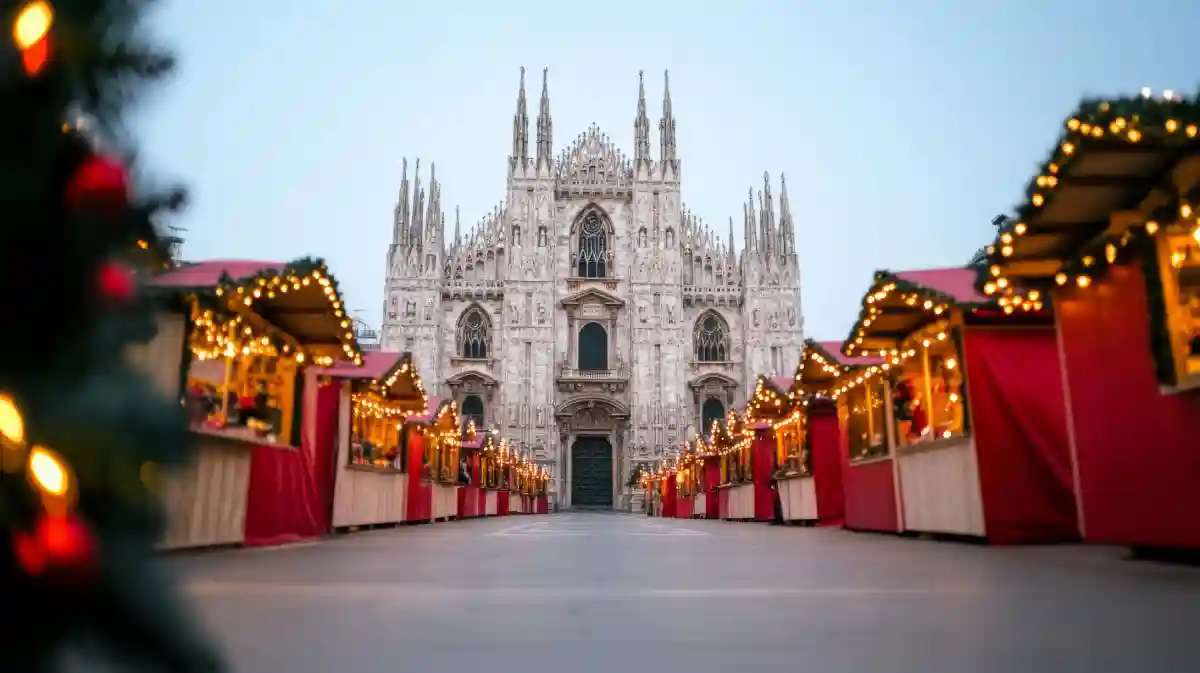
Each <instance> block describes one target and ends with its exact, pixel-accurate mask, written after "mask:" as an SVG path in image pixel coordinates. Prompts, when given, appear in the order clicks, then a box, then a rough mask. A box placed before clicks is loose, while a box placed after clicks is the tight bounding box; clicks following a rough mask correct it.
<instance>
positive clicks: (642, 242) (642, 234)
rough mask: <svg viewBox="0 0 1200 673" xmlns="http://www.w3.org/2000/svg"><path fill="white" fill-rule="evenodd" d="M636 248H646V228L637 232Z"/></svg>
mask: <svg viewBox="0 0 1200 673" xmlns="http://www.w3.org/2000/svg"><path fill="white" fill-rule="evenodd" d="M638 247H639V248H644V247H646V228H645V227H642V228H641V229H639V230H638Z"/></svg>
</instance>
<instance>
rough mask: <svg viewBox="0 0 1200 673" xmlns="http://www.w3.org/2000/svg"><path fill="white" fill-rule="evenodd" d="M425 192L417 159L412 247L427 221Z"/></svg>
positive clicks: (414, 179)
mask: <svg viewBox="0 0 1200 673" xmlns="http://www.w3.org/2000/svg"><path fill="white" fill-rule="evenodd" d="M424 211H425V190H424V189H422V188H421V160H420V159H419V158H418V159H417V165H416V168H415V169H414V170H413V199H412V220H411V221H410V222H409V225H408V241H406V242H407V243H408V244H409V245H412V240H413V238H414V237H415V236H416V235H417V232H418V231H421V229H422V228H423V226H422V225H423V224H424V221H425V212H424Z"/></svg>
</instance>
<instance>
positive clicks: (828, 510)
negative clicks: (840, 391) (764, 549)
mask: <svg viewBox="0 0 1200 673" xmlns="http://www.w3.org/2000/svg"><path fill="white" fill-rule="evenodd" d="M838 434H839V430H838V420H837V411H836V410H835V409H829V410H824V411H814V412H812V413H810V414H809V415H808V436H809V438H810V440H811V441H810V447H811V448H810V450H811V451H812V470H813V482H814V485H815V486H816V489H817V525H820V526H841V525H842V524H843V523H845V519H846V494H845V492H844V491H843V490H842V454H841V452H840V450H839V448H838Z"/></svg>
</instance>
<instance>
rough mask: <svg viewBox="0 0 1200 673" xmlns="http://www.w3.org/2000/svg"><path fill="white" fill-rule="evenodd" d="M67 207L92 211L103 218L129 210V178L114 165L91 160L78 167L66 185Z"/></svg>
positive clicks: (106, 160)
mask: <svg viewBox="0 0 1200 673" xmlns="http://www.w3.org/2000/svg"><path fill="white" fill-rule="evenodd" d="M66 199H67V204H68V205H70V206H71V207H72V208H74V209H77V210H95V211H97V212H100V213H104V214H106V215H112V214H116V213H120V212H122V211H124V210H125V209H126V208H128V207H129V177H128V176H127V175H126V173H125V167H124V166H122V165H121V164H120V163H117V162H116V161H112V160H111V159H106V158H104V157H100V156H91V157H88V158H87V159H85V160H84V162H83V163H82V164H80V166H79V168H77V169H76V170H75V174H74V175H72V176H71V180H70V181H69V182H68V183H67V193H66Z"/></svg>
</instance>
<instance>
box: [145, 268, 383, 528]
mask: <svg viewBox="0 0 1200 673" xmlns="http://www.w3.org/2000/svg"><path fill="white" fill-rule="evenodd" d="M149 286H150V288H151V289H152V290H153V291H154V292H156V293H157V294H158V295H159V296H160V298H161V299H162V301H163V305H164V307H165V309H166V310H165V311H164V312H163V313H162V314H161V315H160V317H159V330H158V333H157V334H156V335H155V337H154V338H153V339H152V340H151V341H150V342H149V343H147V344H145V345H142V346H138V347H135V348H134V349H132V350H131V351H130V353H129V356H130V358H131V359H132V360H133V361H134V362H135V363H136V364H137V365H138V366H140V367H141V368H143V369H144V370H145V371H147V372H148V373H149V375H150V376H151V378H152V380H154V381H155V384H156V385H157V386H158V387H159V389H160V390H162V391H163V393H164V394H166V395H170V396H172V397H178V398H180V399H181V402H182V403H183V404H184V406H185V408H186V410H187V413H188V418H189V422H190V424H191V428H192V431H193V433H194V434H195V435H196V439H197V442H198V444H199V446H198V452H197V459H196V461H195V463H194V464H193V465H192V466H191V468H190V469H188V470H187V471H185V472H183V473H180V474H177V475H173V476H172V477H171V478H170V479H169V481H168V485H167V487H166V488H165V490H164V500H165V505H166V510H167V517H168V528H167V532H166V535H165V537H164V540H163V541H162V546H163V547H164V548H168V549H180V548H187V547H203V546H212V545H226V544H247V545H267V544H278V543H283V542H288V541H292V540H298V539H306V538H312V537H316V536H319V535H323V534H324V533H326V532H327V531H328V530H329V527H330V513H331V510H332V505H333V502H332V500H333V482H334V473H333V464H334V460H335V452H336V450H337V437H336V434H337V426H338V422H337V421H338V413H339V392H340V389H339V388H338V387H337V386H335V385H332V384H326V385H319V384H318V385H306V376H305V372H306V368H307V367H308V366H310V365H312V364H314V363H315V364H320V365H330V364H332V363H333V362H334V361H335V360H347V361H351V362H354V363H355V364H361V362H362V355H361V353H360V352H359V350H358V345H357V343H356V341H355V338H354V333H353V330H351V329H349V318H348V317H347V316H346V315H345V313H344V309H343V305H342V300H341V297H340V295H339V294H338V291H337V283H336V281H335V280H334V279H333V277H332V276H330V275H329V273H328V270H327V269H326V267H325V265H324V263H323V262H321V261H320V260H312V259H303V260H297V261H294V262H291V263H279V262H255V261H234V260H213V261H207V262H199V263H193V264H185V265H181V266H179V267H175V268H173V269H170V270H168V271H166V272H164V273H163V274H161V275H159V276H156V277H155V278H154V279H152V280H151V281H150V283H149Z"/></svg>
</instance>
